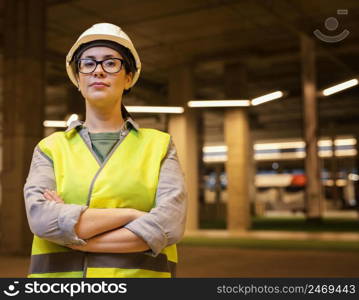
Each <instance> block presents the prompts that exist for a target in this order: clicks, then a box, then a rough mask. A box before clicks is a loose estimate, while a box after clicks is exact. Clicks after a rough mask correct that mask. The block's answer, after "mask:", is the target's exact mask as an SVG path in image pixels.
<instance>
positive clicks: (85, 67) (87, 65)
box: [79, 59, 96, 73]
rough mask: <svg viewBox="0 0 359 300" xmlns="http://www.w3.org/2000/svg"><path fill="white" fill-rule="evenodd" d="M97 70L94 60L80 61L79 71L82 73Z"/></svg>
mask: <svg viewBox="0 0 359 300" xmlns="http://www.w3.org/2000/svg"><path fill="white" fill-rule="evenodd" d="M95 68H96V62H95V61H94V60H92V59H81V60H80V61H79V71H80V72H81V73H91V72H93V71H94V70H95Z"/></svg>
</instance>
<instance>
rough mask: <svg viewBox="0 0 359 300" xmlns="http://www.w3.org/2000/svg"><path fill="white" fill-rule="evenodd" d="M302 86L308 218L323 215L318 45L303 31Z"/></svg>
mask: <svg viewBox="0 0 359 300" xmlns="http://www.w3.org/2000/svg"><path fill="white" fill-rule="evenodd" d="M300 38H301V40H300V41H301V56H302V87H303V119H304V140H305V142H306V158H305V172H306V176H307V185H306V196H305V197H306V199H305V200H306V201H305V203H306V211H307V219H308V220H310V219H312V220H315V219H320V218H321V216H322V192H321V182H320V161H319V157H318V112H317V98H316V93H317V89H316V72H315V45H314V42H313V40H312V39H310V38H309V37H307V36H305V35H302V36H301V37H300Z"/></svg>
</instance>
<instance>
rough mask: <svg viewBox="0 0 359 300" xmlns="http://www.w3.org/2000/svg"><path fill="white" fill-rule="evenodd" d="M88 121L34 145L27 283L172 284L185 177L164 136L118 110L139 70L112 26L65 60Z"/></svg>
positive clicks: (92, 34)
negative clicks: (110, 280) (107, 280)
mask: <svg viewBox="0 0 359 300" xmlns="http://www.w3.org/2000/svg"><path fill="white" fill-rule="evenodd" d="M66 62H67V73H68V75H69V77H70V79H71V81H72V82H73V83H74V84H75V85H76V86H77V87H78V89H79V91H80V92H81V94H82V96H83V97H84V99H85V102H86V120H85V122H84V123H82V122H80V121H75V122H72V123H71V124H70V126H69V127H68V128H67V130H66V131H65V132H56V133H54V134H52V135H50V136H48V137H46V138H44V139H43V140H41V141H40V142H39V144H38V145H37V146H36V148H35V151H34V155H33V159H32V162H31V167H30V172H29V176H28V178H27V181H26V184H25V187H24V196H25V204H26V212H27V217H28V221H29V225H30V228H31V231H32V232H33V233H34V241H33V247H32V255H31V265H30V271H29V277H173V276H174V275H175V267H176V263H177V251H176V245H175V243H176V242H178V241H179V240H180V239H181V237H182V235H183V232H184V224H185V216H186V201H185V190H184V180H183V175H182V172H181V169H180V166H179V163H178V160H177V155H176V150H175V147H174V145H173V143H172V140H171V137H170V136H169V135H168V134H167V133H164V132H160V131H157V130H154V129H141V128H139V126H138V125H137V124H136V122H135V121H134V120H133V119H132V118H131V117H130V115H129V114H128V112H127V111H126V109H125V107H124V106H123V105H122V95H123V94H124V93H128V92H129V90H130V88H131V87H132V86H133V85H134V84H135V83H136V81H137V79H138V76H139V73H140V69H141V63H140V60H139V57H138V54H137V52H136V50H135V48H134V46H133V44H132V42H131V40H130V39H129V37H128V36H127V35H126V34H125V33H124V32H123V31H122V30H121V28H119V27H118V26H115V25H113V24H108V23H101V24H95V25H94V26H92V27H91V28H89V29H88V30H86V31H85V32H84V33H83V34H82V35H81V36H80V37H79V39H78V40H77V41H76V43H75V44H74V45H73V47H72V48H71V50H70V51H69V53H68V55H67V59H66Z"/></svg>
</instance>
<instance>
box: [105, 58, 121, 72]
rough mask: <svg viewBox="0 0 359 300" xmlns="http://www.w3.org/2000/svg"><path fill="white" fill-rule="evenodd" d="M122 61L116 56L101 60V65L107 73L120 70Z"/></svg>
mask: <svg viewBox="0 0 359 300" xmlns="http://www.w3.org/2000/svg"><path fill="white" fill-rule="evenodd" d="M121 66H122V62H121V60H119V59H116V58H109V59H106V60H104V61H103V62H102V67H103V68H104V70H105V71H106V72H107V73H117V72H120V70H121Z"/></svg>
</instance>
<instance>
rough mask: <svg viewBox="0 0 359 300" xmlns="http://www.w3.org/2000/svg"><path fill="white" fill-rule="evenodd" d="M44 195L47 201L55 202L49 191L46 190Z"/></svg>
mask: <svg viewBox="0 0 359 300" xmlns="http://www.w3.org/2000/svg"><path fill="white" fill-rule="evenodd" d="M43 195H44V197H45V199H46V200H50V201H55V199H54V197H53V195H52V194H51V193H50V192H49V190H45V192H44V194H43Z"/></svg>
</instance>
